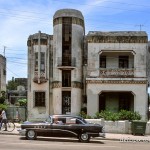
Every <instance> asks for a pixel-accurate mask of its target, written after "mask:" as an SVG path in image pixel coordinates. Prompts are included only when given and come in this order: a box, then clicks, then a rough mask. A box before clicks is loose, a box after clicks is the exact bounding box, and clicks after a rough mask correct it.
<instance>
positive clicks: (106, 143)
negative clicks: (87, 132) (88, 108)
mask: <svg viewBox="0 0 150 150" xmlns="http://www.w3.org/2000/svg"><path fill="white" fill-rule="evenodd" d="M149 147H150V142H131V141H130V142H121V141H113V140H112V141H111V140H100V139H92V140H91V142H90V143H81V142H78V140H76V139H62V138H43V137H38V139H37V140H34V141H31V140H26V139H25V138H22V137H20V136H18V135H4V134H3V135H0V150H20V149H21V150H27V149H28V150H43V149H44V150H70V149H71V150H79V149H82V150H100V149H103V150H117V149H121V150H133V149H136V150H141V149H142V150H149Z"/></svg>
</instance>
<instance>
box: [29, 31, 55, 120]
mask: <svg viewBox="0 0 150 150" xmlns="http://www.w3.org/2000/svg"><path fill="white" fill-rule="evenodd" d="M50 41H51V36H50V35H48V34H45V33H41V32H40V31H39V32H38V33H36V34H33V35H30V36H29V38H28V42H27V45H28V100H29V101H28V119H31V120H32V119H41V118H45V117H47V116H48V115H49V114H50V105H51V104H50V92H49V91H50V87H49V82H50V68H51V67H52V66H51V65H50V64H49V61H50V50H51V49H50Z"/></svg>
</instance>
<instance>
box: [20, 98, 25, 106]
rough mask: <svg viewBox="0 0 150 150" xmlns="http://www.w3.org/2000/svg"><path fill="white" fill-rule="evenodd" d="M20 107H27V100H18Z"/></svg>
mask: <svg viewBox="0 0 150 150" xmlns="http://www.w3.org/2000/svg"><path fill="white" fill-rule="evenodd" d="M18 102H19V104H20V106H26V105H27V99H19V100H18Z"/></svg>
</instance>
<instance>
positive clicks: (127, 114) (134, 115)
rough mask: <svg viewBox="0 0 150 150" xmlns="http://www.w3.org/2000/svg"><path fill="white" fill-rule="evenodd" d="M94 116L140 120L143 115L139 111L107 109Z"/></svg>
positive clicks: (107, 118)
mask: <svg viewBox="0 0 150 150" xmlns="http://www.w3.org/2000/svg"><path fill="white" fill-rule="evenodd" d="M94 118H104V119H105V120H111V121H117V120H129V121H132V120H140V119H141V115H140V114H139V113H138V112H133V111H127V110H121V111H119V112H118V113H114V112H110V111H107V110H104V111H101V112H100V113H96V114H95V117H94Z"/></svg>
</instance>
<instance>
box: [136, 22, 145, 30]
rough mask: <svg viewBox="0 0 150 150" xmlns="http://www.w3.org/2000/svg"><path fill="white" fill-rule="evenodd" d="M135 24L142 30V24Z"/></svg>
mask: <svg viewBox="0 0 150 150" xmlns="http://www.w3.org/2000/svg"><path fill="white" fill-rule="evenodd" d="M136 26H139V27H140V31H141V30H142V27H143V26H144V25H143V24H139V25H136Z"/></svg>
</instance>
